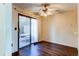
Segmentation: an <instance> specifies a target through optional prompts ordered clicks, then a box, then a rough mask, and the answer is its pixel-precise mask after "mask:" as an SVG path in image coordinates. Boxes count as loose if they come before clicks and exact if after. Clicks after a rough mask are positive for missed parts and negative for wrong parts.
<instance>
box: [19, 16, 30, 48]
mask: <svg viewBox="0 0 79 59" xmlns="http://www.w3.org/2000/svg"><path fill="white" fill-rule="evenodd" d="M29 44H30V18H28V17H25V16H19V48H22V47H24V46H26V45H29Z"/></svg>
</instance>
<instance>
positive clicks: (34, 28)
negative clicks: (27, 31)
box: [31, 18, 38, 43]
mask: <svg viewBox="0 0 79 59" xmlns="http://www.w3.org/2000/svg"><path fill="white" fill-rule="evenodd" d="M36 42H38V20H37V19H33V18H31V43H36Z"/></svg>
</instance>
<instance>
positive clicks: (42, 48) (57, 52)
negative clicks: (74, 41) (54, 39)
mask: <svg viewBox="0 0 79 59" xmlns="http://www.w3.org/2000/svg"><path fill="white" fill-rule="evenodd" d="M19 55H20V56H77V55H78V51H77V49H76V48H73V47H68V46H64V45H59V44H55V43H49V42H40V43H37V44H35V45H34V44H33V45H31V46H26V47H24V48H21V49H19Z"/></svg>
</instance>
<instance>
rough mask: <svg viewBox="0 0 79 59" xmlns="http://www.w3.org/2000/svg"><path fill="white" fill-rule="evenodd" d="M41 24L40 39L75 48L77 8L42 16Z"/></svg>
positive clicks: (76, 43)
mask: <svg viewBox="0 0 79 59" xmlns="http://www.w3.org/2000/svg"><path fill="white" fill-rule="evenodd" d="M42 24H43V26H42V34H43V35H42V40H44V41H49V42H53V43H58V44H62V45H67V46H71V47H76V48H77V46H78V40H77V28H78V27H77V9H76V10H71V11H69V12H66V13H63V14H56V15H54V16H48V17H47V18H43V23H42Z"/></svg>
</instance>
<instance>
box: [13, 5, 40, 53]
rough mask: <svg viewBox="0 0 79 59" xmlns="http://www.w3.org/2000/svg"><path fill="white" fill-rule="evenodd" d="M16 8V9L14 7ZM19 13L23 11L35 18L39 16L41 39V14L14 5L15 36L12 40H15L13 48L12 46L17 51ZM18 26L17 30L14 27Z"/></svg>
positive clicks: (24, 13)
mask: <svg viewBox="0 0 79 59" xmlns="http://www.w3.org/2000/svg"><path fill="white" fill-rule="evenodd" d="M14 8H16V10H15V9H14ZM18 13H21V14H23V15H27V16H31V17H34V18H37V20H39V21H38V23H39V24H38V27H39V29H38V31H39V34H38V35H39V37H38V39H39V41H41V18H40V17H39V16H36V15H34V14H33V13H32V12H30V11H27V10H24V9H22V8H19V7H16V6H14V5H13V8H12V15H13V32H12V34H13V38H12V42H13V48H12V52H16V51H17V50H18ZM15 27H16V28H17V30H16V31H15V30H14V28H15Z"/></svg>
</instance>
